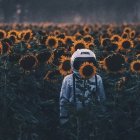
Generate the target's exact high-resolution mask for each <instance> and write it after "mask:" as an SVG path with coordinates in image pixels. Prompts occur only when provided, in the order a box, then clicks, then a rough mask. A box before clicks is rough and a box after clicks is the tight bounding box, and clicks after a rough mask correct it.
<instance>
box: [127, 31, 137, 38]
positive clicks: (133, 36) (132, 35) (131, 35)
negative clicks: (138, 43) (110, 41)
mask: <svg viewBox="0 0 140 140" xmlns="http://www.w3.org/2000/svg"><path fill="white" fill-rule="evenodd" d="M135 35H136V31H135V30H133V31H131V32H130V33H129V36H130V38H131V39H134V38H135Z"/></svg>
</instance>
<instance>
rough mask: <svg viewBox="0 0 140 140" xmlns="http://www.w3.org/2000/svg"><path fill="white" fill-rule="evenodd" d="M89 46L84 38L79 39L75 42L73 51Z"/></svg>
mask: <svg viewBox="0 0 140 140" xmlns="http://www.w3.org/2000/svg"><path fill="white" fill-rule="evenodd" d="M85 48H88V45H86V43H85V42H84V41H83V40H78V41H75V42H74V46H73V47H72V48H71V52H75V51H76V50H77V49H85Z"/></svg>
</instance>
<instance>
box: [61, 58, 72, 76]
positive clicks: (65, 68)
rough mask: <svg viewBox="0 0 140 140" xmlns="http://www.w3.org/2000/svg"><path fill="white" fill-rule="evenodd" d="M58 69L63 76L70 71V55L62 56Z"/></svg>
mask: <svg viewBox="0 0 140 140" xmlns="http://www.w3.org/2000/svg"><path fill="white" fill-rule="evenodd" d="M59 71H60V73H61V74H62V75H63V76H66V75H68V74H70V73H71V72H72V70H71V63H70V57H67V56H62V57H61V59H60V65H59Z"/></svg>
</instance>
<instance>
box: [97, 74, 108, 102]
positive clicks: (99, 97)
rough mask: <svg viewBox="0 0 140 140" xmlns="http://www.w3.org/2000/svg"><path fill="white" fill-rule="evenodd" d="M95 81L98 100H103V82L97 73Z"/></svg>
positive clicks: (104, 97)
mask: <svg viewBox="0 0 140 140" xmlns="http://www.w3.org/2000/svg"><path fill="white" fill-rule="evenodd" d="M97 79H98V80H97V81H98V87H97V92H98V100H99V101H100V102H104V101H105V99H106V96H105V91H104V86H103V82H102V78H101V77H100V76H99V75H98V77H97Z"/></svg>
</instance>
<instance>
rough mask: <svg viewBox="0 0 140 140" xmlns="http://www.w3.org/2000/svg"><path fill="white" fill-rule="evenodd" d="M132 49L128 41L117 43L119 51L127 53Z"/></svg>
mask: <svg viewBox="0 0 140 140" xmlns="http://www.w3.org/2000/svg"><path fill="white" fill-rule="evenodd" d="M133 47H134V43H133V41H132V40H130V39H122V40H121V41H120V42H119V48H120V50H125V51H129V50H130V49H131V48H133Z"/></svg>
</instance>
